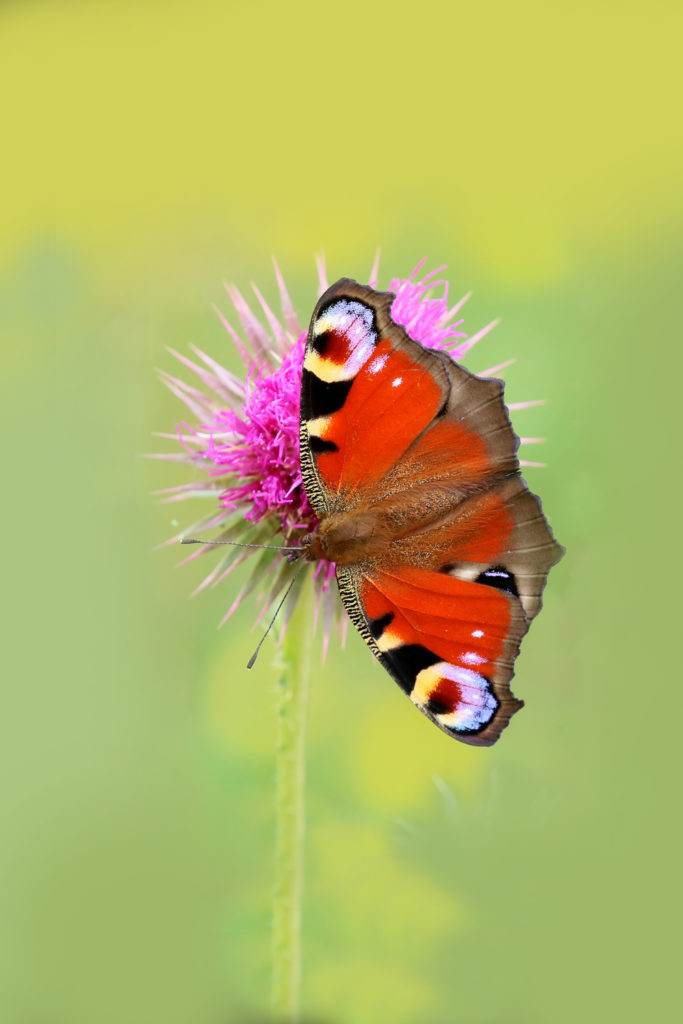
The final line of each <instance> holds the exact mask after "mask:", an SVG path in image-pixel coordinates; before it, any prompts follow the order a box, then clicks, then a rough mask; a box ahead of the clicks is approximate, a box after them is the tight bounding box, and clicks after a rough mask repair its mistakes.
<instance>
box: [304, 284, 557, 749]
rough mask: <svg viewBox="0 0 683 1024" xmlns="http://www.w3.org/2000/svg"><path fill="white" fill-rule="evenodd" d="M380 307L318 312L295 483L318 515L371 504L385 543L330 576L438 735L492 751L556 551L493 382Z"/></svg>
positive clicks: (342, 289) (359, 297) (354, 287)
mask: <svg viewBox="0 0 683 1024" xmlns="http://www.w3.org/2000/svg"><path fill="white" fill-rule="evenodd" d="M393 298H394V296H393V295H391V294H390V293H380V292H376V291H374V290H373V289H371V288H368V287H365V286H363V285H359V284H357V283H356V282H354V281H349V280H341V281H338V282H337V283H336V284H335V285H333V286H332V287H331V288H330V289H328V291H327V292H326V293H325V294H324V295H323V296H322V297H321V299H320V300H319V302H318V305H317V306H316V310H315V312H314V314H313V318H312V320H311V326H310V329H309V334H308V342H307V346H306V352H305V356H304V368H303V377H302V390H301V434H300V439H301V466H302V475H303V479H304V485H305V487H306V491H307V494H308V497H309V501H310V502H311V505H312V507H313V509H314V511H315V512H316V514H317V515H318V516H319V518H320V519H321V520H323V519H325V517H327V516H330V515H334V514H338V513H340V512H347V511H349V510H351V511H353V510H363V511H366V510H369V511H370V512H371V513H372V515H374V516H376V518H377V522H378V523H379V524H381V529H382V530H383V531H384V533H385V534H386V543H385V544H384V545H383V546H382V547H381V553H380V554H379V555H377V554H375V555H374V556H373V557H372V558H368V559H366V560H365V561H361V562H360V563H359V564H357V565H351V566H346V567H339V566H338V569H337V578H338V582H339V587H340V591H341V595H342V599H343V601H344V605H345V607H346V610H347V612H348V613H349V616H350V618H351V619H352V621H353V623H354V625H355V626H356V627H357V629H358V630H359V631H360V633H361V635H362V636H363V638H364V639H365V640H366V642H367V643H368V645H369V647H370V648H371V650H372V651H373V653H374V654H375V655H376V657H378V658H379V660H380V661H381V663H382V664H383V666H384V667H385V668H386V669H387V671H388V672H389V673H390V675H392V676H393V678H394V679H395V680H396V681H397V682H398V684H399V685H400V686H401V688H402V689H403V690H404V691H405V692H406V693H407V694H408V695H409V696H410V698H411V700H412V701H413V702H414V703H415V704H416V705H417V707H419V708H420V710H422V711H423V712H424V713H425V714H426V715H427V716H428V717H429V718H430V719H431V720H432V721H434V722H435V724H436V725H438V726H439V728H441V729H443V730H444V731H446V732H448V733H450V734H451V735H454V736H456V737H457V738H458V739H461V740H463V741H465V742H468V743H472V744H476V745H490V744H491V743H494V742H495V741H496V739H497V738H498V736H499V735H500V732H501V730H502V729H503V728H504V726H505V725H506V724H507V722H508V721H509V719H510V717H511V716H512V714H514V712H515V711H516V710H517V709H518V708H519V707H521V702H520V701H518V700H517V699H516V698H515V697H514V696H513V695H512V693H511V690H510V679H511V677H512V674H513V665H514V660H515V657H516V655H517V652H518V650H519V644H520V641H521V638H522V637H523V635H524V633H525V632H526V630H527V629H528V626H529V623H530V621H531V619H532V618H533V617H534V615H535V614H536V613H537V611H538V609H539V607H540V600H541V592H542V589H543V586H544V584H545V580H546V577H547V573H548V570H549V568H550V567H551V565H552V564H554V562H556V561H557V560H558V559H559V557H560V556H561V554H562V548H561V547H560V546H559V545H558V544H557V543H556V542H555V540H554V539H553V537H552V534H551V532H550V529H549V527H548V525H547V522H546V520H545V517H544V516H543V513H542V511H541V508H540V503H539V502H538V499H537V498H536V497H535V496H534V495H532V494H531V493H530V492H529V491H528V489H527V488H526V485H525V484H524V481H523V480H522V479H521V477H520V471H519V463H518V461H517V448H518V443H519V442H518V439H517V437H516V435H515V433H514V431H513V429H512V427H511V424H510V421H509V418H508V415H507V411H506V408H505V404H504V402H503V384H502V382H501V381H498V380H494V379H481V378H478V377H476V376H474V375H473V374H470V373H469V372H468V371H466V370H465V369H463V367H461V366H459V365H458V364H457V363H455V362H454V361H453V360H452V359H450V357H449V356H448V355H447V354H445V353H443V352H439V351H435V350H429V349H425V348H423V346H421V345H420V344H419V343H417V342H415V341H413V340H412V339H411V338H410V337H409V336H408V335H407V334H406V332H405V331H404V330H403V328H401V327H400V326H399V325H397V324H395V323H394V322H393V320H392V319H391V314H390V311H391V304H392V301H393ZM378 528H379V527H378Z"/></svg>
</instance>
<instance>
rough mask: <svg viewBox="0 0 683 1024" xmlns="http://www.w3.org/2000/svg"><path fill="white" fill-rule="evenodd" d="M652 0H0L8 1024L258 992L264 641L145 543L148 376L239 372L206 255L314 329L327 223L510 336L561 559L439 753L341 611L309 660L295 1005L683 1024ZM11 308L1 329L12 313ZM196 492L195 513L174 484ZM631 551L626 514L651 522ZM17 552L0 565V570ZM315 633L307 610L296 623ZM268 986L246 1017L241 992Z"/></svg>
mask: <svg viewBox="0 0 683 1024" xmlns="http://www.w3.org/2000/svg"><path fill="white" fill-rule="evenodd" d="M676 7H678V5H675V4H673V3H671V4H669V3H665V2H656V0H654V2H653V0H651V2H649V3H647V4H643V3H629V2H627V3H619V4H617V3H605V2H599V0H598V2H596V0H592V2H590V3H588V2H584V0H579V2H575V3H573V4H571V5H570V4H564V5H551V4H546V3H536V2H529V0H522V2H521V3H517V4H507V3H500V2H492V3H487V4H479V5H476V4H472V5H461V4H458V3H441V2H436V3H431V4H428V5H423V6H422V7H420V6H419V5H418V6H416V7H414V8H409V7H408V6H401V5H399V4H387V3H377V4H369V3H367V2H365V3H357V2H355V0H354V2H348V3H345V4H343V5H336V6H334V7H332V6H327V5H321V4H319V3H290V4H281V3H278V4H275V3H251V4H247V3H228V2H222V3H218V2H209V0H195V2H193V3H190V2H184V3H177V2H173V0H170V2H169V0H166V2H155V0H145V2H141V0H139V2H137V3H133V2H130V3H129V2H126V0H123V2H120V0H119V2H116V3H115V2H90V3H85V2H76V0H71V2H65V0H62V2H53V3H40V2H30V0H25V2H23V3H18V2H15V3H6V4H4V5H3V7H2V8H1V9H0V46H1V48H2V55H1V60H0V75H1V76H2V79H3V82H2V84H3V95H4V96H5V108H6V109H5V118H6V121H7V124H6V128H5V132H4V147H3V148H4V156H3V161H2V162H3V176H4V177H5V187H4V190H3V191H4V195H5V198H6V199H7V200H8V202H7V203H6V210H5V212H4V213H3V221H2V231H1V237H0V261H1V262H0V266H1V268H2V285H3V287H2V318H3V323H4V329H3V334H4V335H5V337H6V344H4V345H3V357H2V358H3V379H4V381H5V382H6V384H7V387H6V389H5V392H4V397H3V401H2V411H3V415H4V417H5V422H4V424H3V438H4V440H5V441H6V442H9V443H8V444H7V451H6V456H5V460H4V466H3V469H4V483H5V486H4V488H3V490H4V501H3V505H4V506H5V511H6V512H8V513H10V514H13V517H12V518H10V519H9V521H8V525H7V526H6V530H5V537H4V544H3V561H4V567H5V573H4V574H3V575H4V577H5V586H4V587H3V590H4V592H5V598H6V605H7V607H6V611H5V613H4V615H3V621H4V624H5V625H6V627H8V633H9V640H10V641H11V643H9V644H8V645H7V646H6V650H7V651H9V652H11V660H10V661H9V667H8V668H7V670H6V671H5V672H3V675H4V676H5V685H6V698H5V700H4V704H5V707H6V711H5V712H4V713H3V716H2V717H3V726H4V729H5V731H6V735H5V737H4V738H3V740H2V743H1V750H2V758H3V761H6V764H5V765H3V769H2V778H3V781H4V783H5V787H4V788H5V789H6V795H5V797H4V798H3V806H4V816H5V819H6V820H5V824H4V825H3V830H2V876H3V883H2V896H1V897H0V901H1V904H2V905H1V908H0V910H1V914H0V916H1V918H2V921H3V949H2V955H1V956H0V974H1V978H0V981H1V983H2V984H1V996H0V1019H2V1020H3V1021H7V1022H8V1024H225V1022H226V1021H230V1022H231V1021H235V1020H238V1021H242V1020H243V1019H256V1018H258V1019H260V1017H261V1015H262V1014H263V1012H264V1010H265V1008H266V1007H267V1003H268V986H269V969H270V968H269V950H270V943H269V900H270V885H271V878H272V865H271V856H272V835H273V803H272V799H273V747H274V732H275V716H274V704H275V696H274V690H275V686H276V676H275V673H274V670H273V668H272V667H271V664H270V661H271V655H272V648H271V649H270V650H266V651H265V656H262V657H261V660H260V663H259V664H258V665H257V667H256V668H255V669H254V671H253V672H251V673H247V672H246V670H245V663H246V660H247V658H248V656H249V654H250V653H251V651H252V649H253V647H254V644H255V641H256V639H257V633H255V632H252V631H251V626H252V624H253V620H254V617H255V612H254V606H252V605H250V604H249V603H247V604H246V605H245V606H244V607H243V608H242V609H241V610H240V612H239V614H238V615H236V616H235V618H234V619H233V620H231V622H230V623H229V624H228V625H227V626H226V627H225V628H223V629H222V630H220V631H217V630H216V624H217V623H218V621H219V620H220V618H221V617H222V615H223V613H224V611H225V610H226V609H227V607H228V606H229V604H230V603H231V602H232V599H233V597H234V595H235V593H236V591H237V588H238V586H239V584H240V582H241V581H242V580H241V579H237V578H231V579H230V580H229V581H226V583H225V585H224V586H222V587H219V588H217V589H215V590H212V591H210V592H208V593H205V594H204V595H202V596H199V597H197V598H196V599H195V600H193V601H189V600H188V594H189V592H190V591H191V590H192V589H193V587H194V586H195V585H196V583H197V582H198V581H199V578H200V570H199V567H197V566H196V565H191V566H188V567H185V568H183V569H179V570H177V571H176V570H175V568H174V565H175V562H176V561H177V560H178V553H177V552H176V551H174V550H171V549H164V550H162V551H157V550H154V548H155V545H156V544H158V543H159V542H160V541H162V540H164V539H166V537H168V536H169V535H170V534H172V533H174V532H175V531H176V530H177V526H176V525H175V523H174V520H175V518H176V517H178V520H179V521H180V522H181V523H183V522H187V521H188V519H189V517H194V512H195V511H196V509H190V508H187V509H184V508H182V506H170V507H169V506H158V505H156V504H155V503H154V500H153V499H152V498H151V497H150V492H151V491H152V490H153V489H155V488H159V487H164V486H170V485H171V484H174V483H180V482H182V481H183V480H185V479H188V478H189V477H188V474H187V473H185V472H184V471H183V470H182V469H180V468H178V467H175V466H173V465H168V464H163V463H152V462H148V461H144V460H142V459H140V458H139V457H138V453H141V452H145V451H150V450H155V448H157V447H158V446H159V444H160V442H159V441H158V440H154V439H152V438H151V437H150V434H151V432H152V431H154V430H168V429H172V427H173V424H174V423H175V421H176V420H177V419H179V418H181V417H182V415H183V413H182V411H181V407H180V405H179V404H178V403H177V402H176V400H175V399H174V398H173V397H172V396H171V395H170V394H168V393H165V391H164V389H163V388H162V387H161V385H160V384H159V383H158V382H157V381H156V379H155V376H154V372H153V368H154V366H155V365H160V366H161V367H162V368H164V369H167V370H171V371H173V370H174V363H173V360H172V358H171V356H170V355H168V354H167V353H166V351H165V348H164V346H166V345H172V346H173V347H175V348H177V349H179V350H180V351H181V352H186V351H187V350H188V346H189V344H190V343H195V344H198V345H199V346H200V347H203V348H205V349H206V350H207V351H208V352H210V353H211V354H212V355H214V356H215V357H217V358H219V359H221V360H223V361H225V362H226V364H227V365H230V366H232V367H233V368H234V369H236V368H237V364H236V360H235V359H234V356H233V353H232V351H231V349H230V345H229V344H228V342H227V339H226V337H225V336H224V333H223V331H222V329H221V327H220V325H219V323H218V321H217V320H216V318H215V317H214V315H213V313H212V310H211V305H212V304H213V303H216V304H218V305H220V306H221V307H222V308H223V310H224V311H226V312H227V308H228V302H227V297H226V295H225V293H224V292H223V290H222V286H221V281H222V279H223V278H226V279H227V280H231V281H234V282H235V283H236V284H237V285H238V286H240V287H242V288H244V289H247V288H248V285H249V282H250V281H251V280H255V281H256V282H257V283H258V285H259V286H260V287H261V289H262V290H263V292H264V293H265V295H266V297H267V298H268V299H269V300H273V301H275V299H276V289H275V284H274V279H273V274H272V268H271V263H270V255H271V253H272V254H275V255H276V256H277V258H278V260H279V262H280V264H281V266H282V268H283V271H284V274H285V277H286V279H287V281H288V284H289V286H290V290H291V293H292V296H293V298H294V301H295V304H296V306H297V309H298V310H299V313H300V316H301V318H302V320H304V321H305V320H306V318H307V316H308V314H309V312H310V310H311V309H312V306H313V304H314V300H315V294H316V277H315V270H314V264H313V255H314V253H315V252H319V251H322V250H324V252H325V254H326V256H327V261H328V269H329V273H330V277H331V279H334V278H335V277H337V276H342V275H349V276H357V277H360V278H365V277H366V276H367V274H368V271H369V267H370V263H371V261H372V257H373V255H374V252H375V250H376V248H377V247H378V246H381V248H382V264H381V267H382V272H381V283H382V285H386V284H387V283H388V280H389V278H390V277H391V276H393V275H401V274H407V273H409V271H410V270H411V269H412V267H413V266H414V265H415V264H416V263H417V261H418V260H419V259H421V258H422V257H423V256H424V257H426V258H427V264H428V266H429V267H433V266H436V265H438V264H441V263H447V264H448V265H449V272H448V273H449V277H450V280H451V286H452V288H453V289H454V291H453V292H452V293H451V294H452V295H454V294H455V292H457V293H458V294H462V293H464V292H465V291H468V290H470V289H472V290H473V291H474V298H473V299H472V300H471V301H470V303H469V304H468V306H467V307H466V327H467V328H469V330H470V331H473V330H475V329H477V328H478V327H480V326H481V325H483V324H484V323H485V322H487V321H488V320H489V319H491V318H493V317H494V316H497V315H500V316H502V318H503V323H502V325H501V326H500V327H498V328H497V329H496V330H495V331H494V332H493V334H492V335H490V336H489V337H487V338H486V339H485V341H483V342H482V343H481V344H480V346H479V347H478V348H477V349H475V350H473V352H472V353H471V358H468V361H467V365H468V366H469V367H470V368H471V369H473V370H475V371H476V370H480V369H483V368H485V367H487V366H490V365H493V364H494V363H497V362H499V361H501V360H503V359H505V358H509V357H513V356H514V357H516V358H517V360H518V361H517V363H516V365H515V366H514V367H512V368H511V369H510V370H509V371H507V379H508V388H507V395H508V398H509V400H511V401H520V400H524V399H533V398H540V397H545V398H547V399H548V403H547V405H545V406H543V407H540V408H536V409H532V410H527V411H524V412H520V413H518V414H516V417H515V422H516V425H517V428H518V430H519V432H520V433H522V434H527V435H529V434H531V435H543V436H545V437H547V438H548V443H547V444H546V445H545V447H544V449H543V451H542V455H540V456H539V455H538V453H539V452H540V451H541V449H539V448H534V449H533V450H532V451H531V450H530V451H531V453H530V456H529V457H531V458H538V457H541V458H543V459H544V461H547V463H548V468H546V469H531V470H529V471H528V474H527V477H528V480H529V483H530V485H531V487H532V488H533V489H534V490H537V491H538V492H539V493H540V494H541V495H542V497H543V502H544V508H545V510H546V512H547V514H548V516H549V519H550V521H551V523H552V525H553V528H554V530H555V532H556V535H557V537H558V538H559V539H560V540H561V541H562V542H563V543H564V544H565V545H566V547H567V555H566V557H565V559H564V560H563V562H562V563H561V564H560V565H559V566H558V567H557V568H556V569H555V570H554V571H553V572H552V574H551V579H550V584H549V587H548V590H547V591H546V595H547V596H546V601H545V608H544V611H543V614H542V615H541V616H540V618H539V620H538V622H537V623H536V624H535V625H534V628H533V629H532V631H531V633H530V635H529V636H528V637H527V639H526V640H525V642H524V646H523V651H522V654H521V656H520V659H519V662H518V666H517V675H516V685H515V691H516V692H517V694H518V695H519V696H520V697H523V698H524V699H525V701H526V708H525V710H524V711H523V712H522V713H521V714H520V715H518V716H517V717H516V718H515V720H514V722H513V724H512V726H511V727H510V729H509V730H508V731H507V732H506V734H505V736H504V737H503V739H502V740H501V742H500V743H499V744H498V745H497V746H496V747H495V748H494V749H491V750H473V749H470V748H467V747H465V746H464V745H461V744H458V743H453V742H452V741H451V740H449V739H448V738H447V737H446V736H444V735H443V734H441V733H439V732H438V731H437V730H436V729H434V728H433V727H432V726H430V725H429V723H428V722H427V721H426V720H425V719H424V718H423V717H422V716H420V715H418V714H417V713H416V712H415V711H414V709H413V708H411V706H410V704H409V702H408V701H406V700H405V699H404V698H403V697H402V696H401V694H400V693H399V692H398V691H397V689H396V687H395V686H394V684H393V683H392V682H391V681H390V680H389V679H388V677H386V676H385V675H384V674H383V673H382V672H381V670H380V669H379V668H378V667H377V666H376V665H375V664H374V663H373V661H372V659H371V657H370V655H369V654H368V652H367V651H366V649H365V648H364V645H363V644H362V642H361V641H360V639H359V638H358V637H356V636H355V635H354V636H350V637H349V642H348V645H347V648H346V650H345V651H340V650H339V649H338V648H337V647H333V649H332V653H331V655H330V657H329V658H328V660H327V663H326V664H325V666H324V667H322V666H321V665H320V663H319V662H318V661H316V666H315V670H314V685H313V693H312V699H311V709H310V729H309V739H308V788H307V801H308V831H307V838H306V884H305V906H304V983H303V1003H304V1008H305V1012H306V1015H307V1017H308V1018H309V1019H310V1020H312V1021H317V1022H320V1024H378V1022H385V1021H386V1022H391V1024H460V1022H465V1024H564V1022H572V1024H574V1022H576V1021H585V1022H598V1021H599V1022H604V1021H619V1022H624V1021H641V1020H643V1019H649V1020H658V1021H668V1020H673V1019H675V1017H676V1016H677V1010H676V1006H677V1004H678V1002H679V994H678V993H679V985H678V978H677V973H676V972H677V970H678V956H677V954H676V944H677V941H678V938H679V936H678V930H679V916H678V915H677V911H676V899H677V895H678V893H677V891H676V890H677V887H678V878H679V873H680V848H679V849H678V850H677V843H678V840H679V824H678V816H679V814H678V808H679V804H680V799H679V787H678V783H677V781H676V774H675V770H676V769H675V764H674V757H675V752H676V748H677V747H678V746H679V744H680V738H679V733H678V729H679V726H678V723H679V721H680V715H681V698H680V667H679V664H678V660H677V659H675V658H674V657H673V653H670V652H669V651H668V650H667V649H669V650H670V648H671V647H672V646H673V645H672V643H671V638H672V637H674V638H675V636H676V635H677V632H678V631H679V630H680V626H679V622H678V615H677V612H678V609H679V607H680V587H679V584H678V579H679V578H680V577H679V575H677V569H676V566H675V564H674V560H673V558H672V556H671V552H672V550H676V549H677V547H678V543H677V532H678V529H679V525H680V488H679V487H678V484H677V476H678V471H679V466H680V456H679V449H678V447H677V444H676V438H677V434H676V430H675V428H676V427H677V425H678V422H677V421H678V415H677V409H678V405H679V402H680V397H679V393H678V383H677V381H678V379H679V378H678V377H677V373H678V366H677V365H676V364H677V360H678V352H679V349H680V327H679V318H680V309H679V303H678V299H677V295H679V294H680V279H679V277H678V276H677V274H676V272H675V267H676V260H677V258H678V257H679V256H680V237H681V232H680V226H681V220H682V216H681V214H682V212H683V211H682V209H681V207H682V203H681V194H680V173H681V163H682V161H681V144H680V141H679V120H680V110H678V109H677V104H676V103H675V102H674V99H675V95H676V88H677V82H676V66H677V65H678V64H680V52H679V51H680V29H681V25H680V23H679V24H676V23H675V19H674V12H675V9H676ZM26 313H28V316H26ZM200 511H201V509H200ZM655 542H656V543H655ZM12 570H15V571H14V572H13V571H12ZM319 644H320V638H318V640H316V646H317V647H318V648H319ZM254 1015H256V1017H254Z"/></svg>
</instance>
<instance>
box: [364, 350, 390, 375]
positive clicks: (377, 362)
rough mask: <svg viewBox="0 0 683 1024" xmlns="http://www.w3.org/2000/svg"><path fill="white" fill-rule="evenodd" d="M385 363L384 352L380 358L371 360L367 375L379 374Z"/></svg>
mask: <svg viewBox="0 0 683 1024" xmlns="http://www.w3.org/2000/svg"><path fill="white" fill-rule="evenodd" d="M386 361H387V353H386V352H385V353H384V354H383V355H381V356H377V358H376V359H373V360H372V362H371V363H370V365H369V366H368V373H379V371H380V370H381V369H382V367H383V366H384V364H385V363H386Z"/></svg>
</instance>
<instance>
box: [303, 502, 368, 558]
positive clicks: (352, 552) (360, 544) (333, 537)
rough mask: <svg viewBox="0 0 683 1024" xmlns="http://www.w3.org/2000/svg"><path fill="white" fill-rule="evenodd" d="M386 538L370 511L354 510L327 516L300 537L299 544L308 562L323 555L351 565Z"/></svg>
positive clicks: (364, 556) (365, 556) (366, 555)
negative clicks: (312, 530)
mask: <svg viewBox="0 0 683 1024" xmlns="http://www.w3.org/2000/svg"><path fill="white" fill-rule="evenodd" d="M386 542H387V537H386V532H385V531H384V530H383V529H382V527H381V523H380V521H379V518H378V516H377V515H376V514H375V513H374V512H372V511H369V512H364V511H360V510H354V511H353V512H339V513H336V514H333V515H330V516H327V517H326V518H325V519H323V520H322V521H321V522H320V524H319V525H318V527H317V528H316V530H315V531H314V532H313V533H311V534H309V535H308V536H307V537H304V540H303V543H302V547H303V549H304V558H305V559H306V560H307V561H309V562H313V561H316V560H317V559H320V558H323V559H327V560H328V561H330V562H336V563H337V564H338V565H355V564H356V563H357V562H361V561H364V560H366V559H368V558H372V557H373V556H376V555H377V554H378V553H379V551H380V550H381V549H383V548H384V547H385V546H386Z"/></svg>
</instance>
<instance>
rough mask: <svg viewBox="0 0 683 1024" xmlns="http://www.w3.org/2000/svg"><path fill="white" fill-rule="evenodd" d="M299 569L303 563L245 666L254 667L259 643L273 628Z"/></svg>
mask: <svg viewBox="0 0 683 1024" xmlns="http://www.w3.org/2000/svg"><path fill="white" fill-rule="evenodd" d="M301 569H303V565H302V566H301V568H300V569H299V570H298V571H297V572H296V574H295V576H294V579H293V580H292V582H291V583H290V584H289V586H288V587H287V589H286V590H285V592H284V594H283V595H282V599H281V601H280V603H279V605H278V606H277V608H276V609H275V613H274V614H273V617H272V619H271V620H270V622H269V623H268V629H267V630H266V631H265V633H264V634H263V636H262V637H261V639H260V640H259V642H258V647H257V648H256V650H255V651H254V653H253V654H252V656H251V658H250V659H249V661H248V662H247V668H253V667H254V662H255V661H256V659H257V658H258V655H259V651H260V650H261V645H262V643H263V641H264V640H265V639H266V637H267V636H268V634H269V633H270V631H271V629H272V628H273V623H274V622H275V620H276V618H277V617H278V614H279V612H280V609H281V608H282V606H283V604H284V603H285V601H286V600H287V596H288V594H289V592H290V590H291V589H292V587H293V586H294V584H295V583H296V581H297V579H298V578H299V575H300V573H301Z"/></svg>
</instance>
